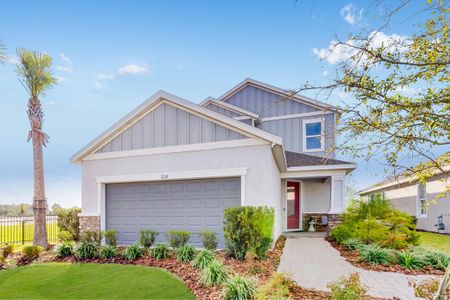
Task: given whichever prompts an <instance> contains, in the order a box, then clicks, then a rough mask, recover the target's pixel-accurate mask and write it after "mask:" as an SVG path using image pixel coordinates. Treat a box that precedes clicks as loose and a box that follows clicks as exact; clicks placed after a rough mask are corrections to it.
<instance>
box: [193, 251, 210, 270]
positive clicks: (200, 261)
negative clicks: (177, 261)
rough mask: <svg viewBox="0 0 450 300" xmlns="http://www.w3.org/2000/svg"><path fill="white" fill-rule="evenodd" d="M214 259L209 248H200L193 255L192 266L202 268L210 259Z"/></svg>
mask: <svg viewBox="0 0 450 300" xmlns="http://www.w3.org/2000/svg"><path fill="white" fill-rule="evenodd" d="M213 260H214V253H213V252H212V251H211V250H207V249H206V250H202V251H200V253H199V254H197V256H196V257H195V259H194V261H193V262H192V266H193V267H194V268H195V269H199V270H203V269H204V268H205V267H206V266H207V265H209V263H210V262H211V261H213Z"/></svg>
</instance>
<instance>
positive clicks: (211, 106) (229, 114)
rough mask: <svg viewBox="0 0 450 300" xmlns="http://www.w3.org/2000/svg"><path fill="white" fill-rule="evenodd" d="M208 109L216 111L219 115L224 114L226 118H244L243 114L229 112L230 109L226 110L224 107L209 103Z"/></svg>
mask: <svg viewBox="0 0 450 300" xmlns="http://www.w3.org/2000/svg"><path fill="white" fill-rule="evenodd" d="M206 108H207V109H209V110H212V111H215V112H217V113H219V114H222V115H224V116H227V117H230V118H234V117H240V116H242V114H238V113H237V112H234V111H232V110H229V109H227V108H224V107H220V106H217V105H215V104H212V103H209V104H208V105H207V106H206Z"/></svg>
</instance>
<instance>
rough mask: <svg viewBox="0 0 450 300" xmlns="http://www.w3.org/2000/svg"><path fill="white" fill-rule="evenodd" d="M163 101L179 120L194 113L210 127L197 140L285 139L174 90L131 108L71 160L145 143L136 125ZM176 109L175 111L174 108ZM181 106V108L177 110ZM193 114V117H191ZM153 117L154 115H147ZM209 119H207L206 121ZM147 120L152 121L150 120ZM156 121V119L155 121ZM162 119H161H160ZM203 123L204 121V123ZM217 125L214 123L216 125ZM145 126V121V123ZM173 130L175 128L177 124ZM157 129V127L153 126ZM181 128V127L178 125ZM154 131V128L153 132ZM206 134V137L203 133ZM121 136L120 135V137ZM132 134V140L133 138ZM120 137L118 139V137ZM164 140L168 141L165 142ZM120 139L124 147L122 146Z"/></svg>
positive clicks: (198, 123) (200, 125)
mask: <svg viewBox="0 0 450 300" xmlns="http://www.w3.org/2000/svg"><path fill="white" fill-rule="evenodd" d="M162 104H167V105H168V106H170V107H171V108H169V111H170V114H171V115H174V114H176V115H177V119H178V112H179V110H181V111H184V112H187V114H184V113H180V118H189V119H188V120H189V124H191V115H192V116H193V117H192V123H193V124H195V125H194V126H198V128H200V130H201V128H203V127H204V128H206V129H205V132H204V133H202V135H201V136H200V135H197V136H196V137H193V138H192V139H193V141H194V140H195V141H198V142H201V140H202V139H203V138H205V139H208V138H207V137H206V136H209V138H210V139H212V136H214V140H223V139H222V138H225V137H228V138H230V137H231V138H232V139H234V138H243V137H244V136H245V137H258V138H261V139H264V140H266V141H269V142H271V143H274V144H279V145H281V138H279V137H277V136H275V135H272V134H270V133H267V132H265V131H263V130H260V129H257V128H254V127H251V126H248V125H246V124H243V123H242V122H239V121H236V120H233V119H232V118H229V117H226V116H223V115H221V114H219V113H216V112H213V111H210V110H208V109H206V108H204V107H201V106H199V105H197V104H194V103H192V102H190V101H187V100H184V99H182V98H180V97H177V96H175V95H172V94H170V93H167V92H164V91H159V92H157V93H156V94H155V95H153V96H152V97H151V98H149V99H148V100H147V101H145V102H144V103H142V104H141V105H139V106H138V107H136V108H135V109H134V110H133V111H131V112H130V113H129V114H127V115H126V116H125V117H123V118H122V119H121V120H119V121H118V122H117V123H115V124H114V125H113V126H111V127H110V128H109V129H108V130H106V131H105V132H103V133H102V134H101V135H100V136H98V137H97V138H95V139H94V140H93V141H91V142H90V143H89V144H88V145H87V146H86V147H84V148H83V149H81V150H80V151H78V152H77V153H76V154H74V155H73V156H72V157H71V161H72V162H74V163H78V162H80V161H81V160H82V159H83V158H84V157H85V156H86V155H88V154H90V153H95V152H108V151H113V149H114V148H113V147H116V149H117V150H123V149H129V147H131V149H134V148H133V147H134V146H133V142H134V143H135V146H136V147H138V146H142V147H143V146H144V141H139V139H137V140H134V141H133V139H132V134H133V128H134V130H135V131H139V129H138V128H139V125H136V127H133V125H135V124H139V122H140V121H141V120H142V122H144V119H145V117H146V116H147V115H148V114H149V113H150V112H151V111H153V110H156V109H158V106H160V105H162ZM168 106H164V108H162V109H161V110H165V108H166V107H168ZM174 109H175V110H174ZM177 109H178V110H177ZM159 114H160V118H161V117H163V118H164V116H165V111H164V113H159ZM188 116H189V117H188ZM147 118H149V119H151V117H147ZM203 119H204V120H206V121H203ZM152 120H156V118H153V119H152ZM147 122H149V121H148V120H147ZM153 122H155V121H153ZM157 122H159V121H157ZM202 122H203V123H202ZM213 124H214V126H213ZM142 125H143V123H142ZM170 126H172V127H171V129H170V130H174V126H173V124H172V125H170ZM153 128H155V127H153ZM177 130H178V127H177ZM153 133H154V131H153ZM203 135H205V136H203ZM119 136H120V138H118V137H119ZM130 136H131V139H130ZM165 136H166V135H164V137H162V138H161V137H158V140H157V145H161V144H162V145H164V144H166V141H165ZM116 138H117V139H116ZM162 139H164V141H162ZM124 140H125V148H124V142H123V141H124ZM119 142H120V146H119ZM109 143H110V146H108V144H109ZM113 143H115V144H116V146H113ZM168 143H169V144H170V143H173V140H172V141H168ZM147 145H149V146H150V145H151V144H150V141H148V144H147ZM153 145H155V136H153Z"/></svg>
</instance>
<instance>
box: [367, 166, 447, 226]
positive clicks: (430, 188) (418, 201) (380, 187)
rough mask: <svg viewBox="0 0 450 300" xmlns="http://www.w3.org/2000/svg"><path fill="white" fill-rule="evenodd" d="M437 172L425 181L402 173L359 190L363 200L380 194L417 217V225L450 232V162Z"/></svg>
mask: <svg viewBox="0 0 450 300" xmlns="http://www.w3.org/2000/svg"><path fill="white" fill-rule="evenodd" d="M443 171H444V172H442V171H437V172H435V175H434V176H432V177H431V178H430V179H429V180H428V181H427V182H426V184H422V183H420V182H418V181H417V180H414V179H412V178H411V177H408V176H404V175H400V176H397V177H396V178H392V179H390V180H386V181H383V182H381V183H378V184H375V185H373V186H371V187H369V188H367V189H364V190H362V191H360V192H359V195H360V197H361V198H362V199H363V200H369V201H370V199H371V198H372V197H374V196H375V195H377V194H379V195H380V196H381V197H382V198H383V199H387V200H389V201H390V202H391V203H392V205H393V206H394V207H395V208H396V209H398V210H401V211H404V212H406V213H408V214H410V215H411V216H414V217H416V218H417V229H420V230H425V231H434V232H437V231H439V232H443V233H450V194H449V193H446V192H445V191H448V185H449V184H450V183H449V181H448V180H449V179H448V178H449V177H448V176H449V172H450V165H445V166H444V167H443Z"/></svg>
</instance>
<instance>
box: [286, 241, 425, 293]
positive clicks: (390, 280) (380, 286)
mask: <svg viewBox="0 0 450 300" xmlns="http://www.w3.org/2000/svg"><path fill="white" fill-rule="evenodd" d="M278 271H279V272H282V273H286V274H287V276H289V277H291V278H292V279H293V280H295V281H296V282H297V283H298V284H299V285H300V286H302V287H305V288H311V289H316V290H322V291H327V290H329V289H328V288H327V284H328V283H330V282H333V281H336V280H338V279H340V278H342V277H344V276H345V277H347V276H349V275H350V274H352V273H359V275H360V278H361V282H362V283H363V284H364V285H365V286H366V288H367V290H368V294H369V295H371V296H374V297H381V298H389V299H391V298H393V297H397V298H400V299H416V297H415V296H414V289H413V288H412V287H410V285H409V282H421V281H423V280H426V279H430V278H433V276H431V275H418V276H413V275H405V274H401V273H393V272H377V271H369V270H364V269H361V268H358V267H355V266H353V265H352V264H350V263H349V262H347V261H346V260H345V258H343V257H342V256H341V255H340V254H339V252H338V251H337V250H336V249H334V248H333V247H332V246H331V245H330V244H329V243H328V242H327V241H325V240H324V238H323V237H322V236H320V235H302V234H298V235H291V236H288V239H287V240H286V245H285V248H284V251H283V255H282V256H281V262H280V266H279V267H278Z"/></svg>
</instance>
